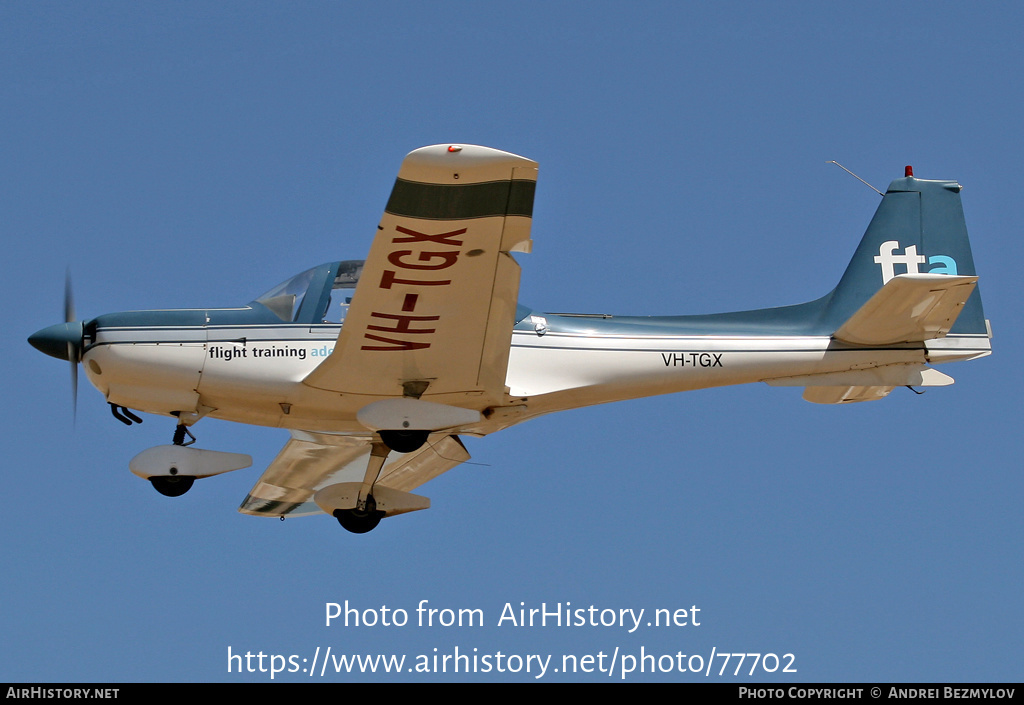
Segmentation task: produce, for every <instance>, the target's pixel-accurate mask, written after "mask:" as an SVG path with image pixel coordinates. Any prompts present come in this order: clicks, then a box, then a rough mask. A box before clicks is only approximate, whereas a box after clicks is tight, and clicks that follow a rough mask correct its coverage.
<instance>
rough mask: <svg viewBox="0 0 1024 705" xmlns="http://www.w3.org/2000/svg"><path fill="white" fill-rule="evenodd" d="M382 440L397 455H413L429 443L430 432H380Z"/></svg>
mask: <svg viewBox="0 0 1024 705" xmlns="http://www.w3.org/2000/svg"><path fill="white" fill-rule="evenodd" d="M379 433H380V440H381V441H383V442H384V445H386V446H387V447H388V448H390V449H391V450H393V451H395V452H396V453H411V452H413V451H414V450H419V449H420V446H422V445H423V444H424V443H426V442H427V436H429V435H430V431H380V432H379Z"/></svg>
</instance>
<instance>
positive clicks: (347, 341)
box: [29, 144, 991, 533]
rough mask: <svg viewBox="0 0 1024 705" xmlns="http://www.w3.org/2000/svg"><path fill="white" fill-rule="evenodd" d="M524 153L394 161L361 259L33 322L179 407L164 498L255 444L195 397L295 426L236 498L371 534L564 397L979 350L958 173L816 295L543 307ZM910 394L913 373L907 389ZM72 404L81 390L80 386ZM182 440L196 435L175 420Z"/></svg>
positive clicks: (854, 391) (811, 387)
mask: <svg viewBox="0 0 1024 705" xmlns="http://www.w3.org/2000/svg"><path fill="white" fill-rule="evenodd" d="M536 183H537V163H536V162H534V161H531V160H529V159H526V158H523V157H520V156H517V155H514V154H510V153H508V152H503V151H499V150H496V149H491V148H488V147H480V146H474V145H468V144H442V145H434V146H430V147H423V148H421V149H417V150H415V151H413V152H411V153H410V154H408V155H407V156H406V157H405V159H404V161H403V162H402V165H401V168H400V170H399V172H398V178H397V180H396V181H395V185H394V188H393V190H392V192H391V195H390V198H389V199H388V202H387V205H386V207H385V209H384V216H383V218H382V219H381V221H380V224H379V225H378V226H377V232H376V235H375V237H374V238H373V241H372V244H371V246H370V252H369V255H368V257H367V259H366V260H365V261H359V260H348V261H338V262H328V263H326V264H321V265H319V266H317V267H313V268H312V269H308V270H306V271H305V272H302V273H300V274H297V275H295V276H294V277H292V278H290V279H288V280H287V281H285V282H283V283H281V284H279V285H278V286H275V287H274V288H272V289H270V290H269V291H267V292H266V293H265V294H263V295H261V296H258V297H257V298H256V299H254V300H253V301H251V302H249V303H248V304H246V305H244V306H237V307H233V308H206V309H179V310H158V311H127V312H122V313H111V314H105V315H101V316H97V317H96V318H93V319H91V320H88V321H78V320H75V316H74V310H73V305H72V304H71V296H70V286H69V284H67V283H66V285H65V286H66V288H65V322H64V323H60V324H57V325H54V326H50V327H48V328H44V329H42V330H40V331H38V332H37V333H35V334H33V335H32V336H31V337H30V338H29V342H30V343H31V344H32V345H33V346H34V347H36V348H37V349H39V350H40V351H42V352H44V353H46V354H48V355H51V356H53V357H56V358H59V359H62V360H67V361H69V362H70V364H71V369H72V388H73V394H74V395H75V397H77V392H76V391H74V390H75V389H76V388H77V370H78V365H79V364H81V365H82V367H83V369H84V370H85V374H86V375H87V377H88V379H89V381H90V382H91V383H92V385H93V386H95V387H96V388H97V389H98V390H99V391H100V392H102V393H103V395H104V396H105V397H106V400H107V403H108V404H109V405H110V408H111V411H112V413H113V415H114V416H115V417H116V418H117V419H118V420H119V421H121V422H123V423H126V424H128V425H131V424H133V423H138V422H141V420H142V419H141V417H139V416H138V415H137V414H136V413H134V412H136V411H141V412H145V413H148V414H156V415H161V416H169V417H172V418H173V419H174V420H175V431H174V435H173V438H172V443H171V444H168V445H162V446H157V447H155V448H150V449H148V450H146V451H143V452H142V453H140V454H138V455H137V456H135V458H133V459H132V461H131V462H130V464H129V467H130V470H131V471H132V472H133V473H135V474H136V475H138V476H139V477H142V478H144V479H147V480H149V481H150V483H151V484H152V485H153V487H154V488H155V489H156V490H157V491H158V492H160V493H161V494H163V495H167V496H172V497H173V496H180V495H182V494H184V493H185V492H186V491H188V490H189V489H190V488H191V487H192V485H193V483H194V482H195V480H196V479H201V478H205V477H210V476H213V475H218V474H221V473H224V472H229V471H233V470H238V469H241V468H244V467H248V466H249V465H251V464H252V458H251V457H250V456H248V455H245V454H239V453H226V452H221V451H212V450H201V449H197V448H192V447H191V445H192V444H193V443H194V441H195V436H194V435H193V434H192V432H191V429H192V427H193V426H194V425H195V424H196V423H197V422H198V421H200V420H201V419H203V418H204V417H211V418H218V419H225V420H229V421H236V422H240V423H246V424H257V425H261V426H275V427H282V428H287V429H288V430H289V431H290V433H291V438H290V439H289V441H288V442H287V444H286V445H285V446H284V448H283V449H282V450H281V452H280V453H279V454H278V455H277V457H276V458H275V459H274V460H273V462H272V463H271V464H270V466H269V467H268V468H267V469H266V470H265V471H264V472H263V474H262V476H261V477H260V478H259V480H258V481H257V482H256V484H255V486H254V487H253V488H252V489H251V490H250V491H249V494H248V496H247V497H246V498H245V500H244V501H243V502H242V504H241V506H240V507H239V511H240V512H242V513H245V514H251V515H255V516H264V517H281V518H284V517H297V516H307V515H315V514H321V513H326V514H329V515H332V516H334V517H336V518H337V519H338V522H339V523H340V524H341V526H342V527H344V528H345V529H347V530H349V531H351V532H354V533H365V532H368V531H370V530H372V529H374V528H375V527H376V526H377V525H378V524H379V522H380V521H381V519H382V518H384V517H391V516H395V515H398V514H403V513H406V512H411V511H417V510H421V509H426V508H428V507H429V506H430V500H429V499H428V498H426V497H423V496H420V495H416V494H413V493H412V490H414V489H416V488H417V487H419V486H420V485H422V484H423V483H425V482H427V481H429V480H431V479H433V478H435V477H437V476H438V475H440V474H441V473H444V472H446V471H448V470H450V469H452V468H453V467H455V466H457V465H458V464H460V463H462V462H464V461H466V460H468V459H469V457H470V456H469V453H468V452H467V451H466V448H465V446H464V445H463V443H462V441H461V440H460V436H475V437H482V436H486V435H489V434H491V433H494V432H496V431H500V430H502V429H504V428H508V427H510V426H513V425H515V424H519V423H522V422H524V421H527V420H529V419H532V418H535V417H537V416H540V415H543V414H548V413H551V412H555V411H562V410H566V409H573V408H577V407H582V406H589V405H592V404H602V403H606V402H613V401H619V400H624V399H634V398H639V397H645V396H652V395H656V394H668V393H674V392H682V391H688V390H693V389H702V388H709V387H720V386H726V385H735V384H746V383H750V382H766V383H767V384H769V385H772V386H781V387H794V386H795V387H803V388H804V393H803V396H804V399H806V400H807V401H810V402H815V403H819V404H847V403H853V402H862V401H873V400H878V399H881V398H883V397H885V396H886V395H887V394H889V392H891V391H892V390H893V389H894V388H896V387H901V386H905V387H910V388H911V389H914V388H915V387H931V386H945V385H948V384H952V382H953V380H952V378H951V377H949V376H947V375H945V374H944V373H942V372H940V371H939V370H937V369H935V368H934V367H932V366H931V365H937V364H942V363H946V362H953V361H960V360H972V359H975V358H979V357H984V356H986V355H989V354H990V353H991V327H990V325H989V322H988V320H987V319H986V318H985V316H984V313H983V310H982V304H981V297H980V293H979V292H978V290H977V279H978V278H977V275H976V273H975V268H974V260H973V257H972V254H971V248H970V244H969V242H968V236H967V228H966V224H965V220H964V215H963V209H962V206H961V201H960V190H961V186H960V185H959V184H958V183H957V182H955V181H930V180H923V179H917V178H915V177H914V175H913V170H912V169H911V168H910V167H907V168H906V170H905V175H904V178H900V179H896V180H894V181H893V182H892V183H891V184H890V186H889V188H888V190H887V191H886V193H885V194H884V195H883V196H882V201H881V203H880V205H879V207H878V210H877V211H876V212H875V215H874V217H873V218H872V220H871V222H870V224H869V225H868V228H867V231H866V232H865V234H864V236H863V238H862V239H861V241H860V244H859V246H858V247H857V249H856V251H855V253H854V255H853V259H852V260H851V262H850V264H849V266H848V267H847V269H846V271H845V273H844V274H843V276H842V278H841V279H840V281H839V283H838V285H837V286H836V287H835V289H833V290H832V291H831V292H829V293H828V294H826V295H825V296H823V297H821V298H819V299H817V300H815V301H810V302H808V303H803V304H798V305H794V306H784V307H780V308H766V309H760V310H752V311H739V312H733V313H721V314H703V315H686V316H618V315H607V314H575V313H544V312H539V311H536V310H534V309H531V308H529V307H527V306H524V305H522V304H519V303H518V292H519V274H520V269H519V264H518V263H517V261H516V259H515V258H514V257H513V253H528V252H530V249H531V244H532V241H531V239H530V227H531V221H532V214H533V200H534V193H535V189H536ZM915 391H916V390H915ZM76 403H77V402H76ZM186 436H187V437H188V440H186Z"/></svg>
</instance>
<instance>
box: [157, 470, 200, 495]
mask: <svg viewBox="0 0 1024 705" xmlns="http://www.w3.org/2000/svg"><path fill="white" fill-rule="evenodd" d="M149 481H150V482H151V483H153V489H155V490H156V491H157V492H159V493H160V494H162V495H163V496H164V497H180V496H181V495H183V494H185V493H186V492H188V491H189V490H190V489H192V483H193V482H195V481H196V478H194V477H192V476H190V475H157V476H154V477H151V478H149Z"/></svg>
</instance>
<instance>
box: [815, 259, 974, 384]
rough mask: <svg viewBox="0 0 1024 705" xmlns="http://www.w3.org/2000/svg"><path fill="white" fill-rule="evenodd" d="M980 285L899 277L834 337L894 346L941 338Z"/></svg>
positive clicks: (969, 280)
mask: <svg viewBox="0 0 1024 705" xmlns="http://www.w3.org/2000/svg"><path fill="white" fill-rule="evenodd" d="M977 282H978V278H977V277H974V276H956V275H950V274H899V275H896V276H895V277H893V278H892V279H890V280H889V281H888V282H887V283H886V284H885V286H883V287H882V288H881V289H879V290H878V291H877V292H875V294H874V296H872V297H871V298H870V299H868V301H867V303H865V304H864V305H863V306H861V307H860V308H859V309H858V310H857V312H856V313H854V314H853V315H852V316H850V318H849V319H848V320H847V321H846V323H844V324H843V325H842V326H840V327H839V330H837V331H836V332H835V333H834V334H833V336H832V337H833V338H835V339H836V340H840V341H842V342H844V343H853V344H855V345H892V344H894V343H910V342H920V341H923V340H931V339H933V338H942V337H944V336H945V335H946V334H947V333H948V332H949V329H950V328H952V327H953V324H954V323H955V322H956V319H957V316H959V315H960V311H962V310H963V307H964V304H966V303H967V299H968V298H969V297H970V295H971V292H973V291H974V287H975V285H976V284H977ZM883 396H884V395H883Z"/></svg>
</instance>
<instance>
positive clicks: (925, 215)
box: [825, 167, 987, 335]
mask: <svg viewBox="0 0 1024 705" xmlns="http://www.w3.org/2000/svg"><path fill="white" fill-rule="evenodd" d="M907 171H908V176H906V177H905V178H902V179H896V180H895V181H893V182H892V183H891V184H889V189H888V190H887V191H886V193H885V196H884V197H883V198H882V203H881V205H879V206H878V210H877V211H875V216H874V218H872V219H871V224H870V225H868V229H867V232H865V233H864V237H863V238H862V239H861V241H860V245H859V246H858V247H857V252H856V254H855V255H854V256H853V260H852V261H851V262H850V265H849V266H848V267H847V268H846V272H845V273H844V274H843V278H842V279H841V280H840V282H839V285H838V286H837V287H836V288H835V290H834V291H833V292H832V294H831V297H830V299H829V302H828V306H827V308H826V311H825V317H826V320H827V323H828V324H830V325H831V326H832V329H833V330H835V329H836V328H838V327H839V326H841V325H842V324H843V323H844V322H845V321H847V320H848V319H849V318H850V317H851V316H853V314H854V313H856V312H857V310H858V309H860V307H861V306H863V305H864V304H865V303H866V302H867V301H868V299H870V298H871V297H872V296H873V295H874V294H875V292H877V291H878V290H879V289H880V288H881V287H882V286H883V285H885V284H886V283H887V282H889V281H890V280H891V279H892V278H893V277H895V276H898V275H900V274H949V275H961V276H964V275H965V276H975V275H976V272H975V270H974V257H973V256H972V255H971V245H970V242H969V241H968V238H967V225H966V223H965V221H964V212H963V207H962V206H961V204H960V189H961V186H960V184H958V183H957V182H955V181H926V180H923V179H916V178H914V177H913V176H911V175H909V173H910V169H909V167H908V169H907ZM986 332H987V328H986V325H985V314H984V312H983V311H982V307H981V294H980V293H979V292H978V291H977V289H975V291H974V292H973V293H972V294H971V296H970V298H969V299H968V301H967V303H966V305H965V306H964V308H963V310H962V312H961V313H960V315H959V317H958V318H957V320H956V323H955V324H954V325H953V328H952V329H951V330H950V334H952V335H955V334H981V335H984V334H986Z"/></svg>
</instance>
